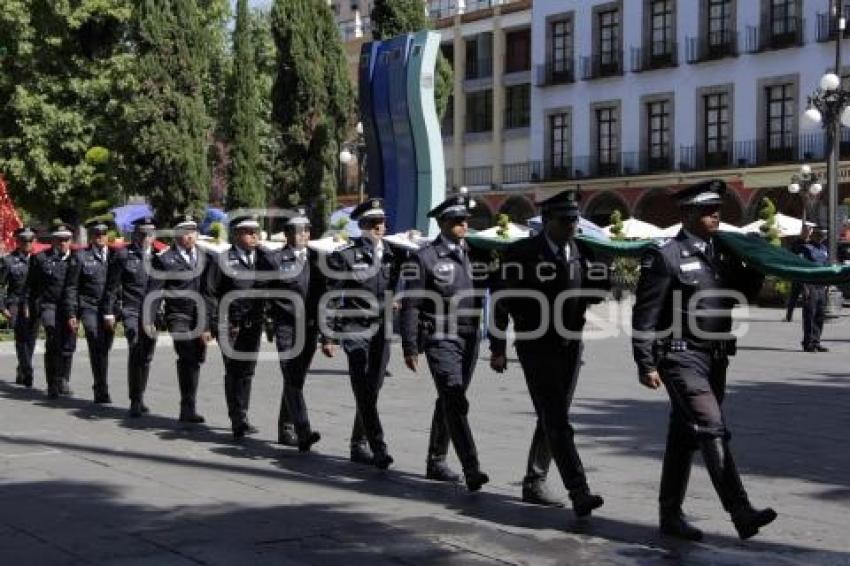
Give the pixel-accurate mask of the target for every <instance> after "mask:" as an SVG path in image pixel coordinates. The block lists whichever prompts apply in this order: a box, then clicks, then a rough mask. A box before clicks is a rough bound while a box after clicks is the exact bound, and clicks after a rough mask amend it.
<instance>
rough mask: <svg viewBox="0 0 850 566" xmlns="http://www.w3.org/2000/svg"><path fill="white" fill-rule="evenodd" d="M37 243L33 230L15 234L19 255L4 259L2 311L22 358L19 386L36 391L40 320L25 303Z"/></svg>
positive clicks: (1, 265)
mask: <svg viewBox="0 0 850 566" xmlns="http://www.w3.org/2000/svg"><path fill="white" fill-rule="evenodd" d="M34 239H35V232H33V230H32V228H30V227H28V226H25V227H23V228H18V229H17V230H15V243H16V247H15V251H13V252H12V253H10V254H9V255H6V256H3V258H0V308H2V309H3V310H2V312H3V316H5V317H6V320H8V321H9V324H10V325H11V326H12V328H13V329H14V331H15V353H16V354H17V358H18V369H17V371H16V374H15V383H17V384H18V385H24V386H26V387H32V378H33V372H32V355H33V352H34V351H35V340H36V337H37V336H38V318H37V317H35V316H29V314H30V313H29V312H28V311H29V309H27V308H26V303H25V302H24V296H25V293H24V288H25V285H26V282H27V272H29V266H30V261H31V258H32V246H33V240H34Z"/></svg>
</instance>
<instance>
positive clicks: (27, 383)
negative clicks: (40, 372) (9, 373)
mask: <svg viewBox="0 0 850 566" xmlns="http://www.w3.org/2000/svg"><path fill="white" fill-rule="evenodd" d="M21 385H23V386H24V387H26V388H28V389H30V388H32V376H31V375H29V376H26V377H24V379H23V381H22V382H21Z"/></svg>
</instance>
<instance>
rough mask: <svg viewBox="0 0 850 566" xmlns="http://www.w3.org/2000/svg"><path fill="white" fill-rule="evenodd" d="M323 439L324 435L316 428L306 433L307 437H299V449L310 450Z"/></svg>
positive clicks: (300, 450)
mask: <svg viewBox="0 0 850 566" xmlns="http://www.w3.org/2000/svg"><path fill="white" fill-rule="evenodd" d="M321 439H322V435H321V434H319V433H318V432H316V431H315V430H314V431H312V432H310V433H309V434H307V435H306V438H304V439H302V438H300V437H299V438H298V451H299V452H309V451H310V448H311V447H312V446H313V445H314V444H316V443H317V442H318V441H320V440H321Z"/></svg>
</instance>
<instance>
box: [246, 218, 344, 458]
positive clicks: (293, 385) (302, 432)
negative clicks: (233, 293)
mask: <svg viewBox="0 0 850 566" xmlns="http://www.w3.org/2000/svg"><path fill="white" fill-rule="evenodd" d="M284 234H285V236H286V246H284V247H283V248H281V249H280V250H278V251H276V252H270V253H266V254H263V256H262V258H261V260H260V262H261V265H260V266H258V269H259V270H261V271H267V272H268V273H270V274H274V276H273V277H269V278H268V281H267V282H266V285H265V287H266V288H267V289H269V290H271V291H273V292H278V293H279V292H280V291H286V292H288V293H293V294H294V295H295V296H297V297H298V299H297V301H296V300H294V299H293V298H292V296H289V297H286V296H270V297H269V299H268V316H269V319H270V325H271V326H270V336H269V339H270V340H274V341H275V344H276V347H277V351H278V354H279V355H280V371H281V373H282V374H283V393H282V395H281V400H280V413H279V418H278V442H280V443H281V444H284V445H288V446H297V447H298V449H299V450H300V451H301V452H308V451H309V450H310V448H311V446H312V445H313V444H315V443H317V442H318V441H319V440H321V438H322V436H321V434H319V432H318V431H316V430H313V428H312V427H311V425H310V418H309V416H308V413H307V403H306V401H305V400H304V382H305V380H306V378H307V370H308V369H309V368H310V362H311V361H312V360H313V355H314V354H315V353H316V345H317V343H318V340H319V302H320V299H321V297H322V295H323V294H324V292H325V290H326V285H327V282H326V280H325V277H324V274H323V273H322V270H321V268H320V267H319V266H318V265H317V254H316V252H314V251H313V250H310V249H309V248H307V242H309V241H310V220H309V219H308V218H307V217H306V216H305V215H304V211H303V210H300V211H298V214H297V215H295V216H293V217H292V218H290V219H289V220H288V221H287V222H286V225H285V227H284ZM296 302H300V305H299V304H296ZM299 337H303V341H301V344H300V350H296V349H295V348H296V346H298V342H299V340H298V339H299ZM322 349H323V351H324V352H325V355H328V356H332V355H333V353H334V352H333V350H334V348H333V345H332V344H331V343H330V341H328V340H325V339H324V338H323V348H322Z"/></svg>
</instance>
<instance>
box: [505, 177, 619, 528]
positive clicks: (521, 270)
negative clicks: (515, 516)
mask: <svg viewBox="0 0 850 566" xmlns="http://www.w3.org/2000/svg"><path fill="white" fill-rule="evenodd" d="M578 200H579V198H578V193H577V192H576V191H574V190H568V191H563V192H561V193H558V194H557V195H555V196H553V197H551V198H549V199H547V200H545V201H543V202H541V203H540V207H541V212H542V216H543V230H542V231H541V233H540V234H538V235H536V236H534V237H532V238H526V239H523V240H520V241H518V242H516V243H514V244H511V245H509V246H508V247H507V248H505V249H504V250H503V251H502V261H501V264H500V266H499V269H498V270H497V271H496V272H495V274H494V275H495V276H494V284H493V290H494V295H493V297H494V300H493V308H494V315H495V317H494V319H495V323H496V327H497V328H498V329H499V330H501V331H502V332H504V330H505V329H506V328H507V323H508V320H507V319H508V315H510V317H511V318H513V321H514V330H515V331H516V332H517V338H516V341H515V344H514V345H515V347H516V352H517V356H518V357H519V362H520V364H521V365H522V369H523V373H524V374H525V380H526V383H527V384H528V391H529V393H530V394H531V400H532V402H533V403H534V409H535V411H536V412H537V427H536V429H535V431H534V436H533V438H532V441H531V450H530V451H529V455H528V467H527V471H526V475H525V479H524V480H523V485H522V499H523V501H525V502H527V503H533V504H537V505H552V506H560V505H561V502H560V501H559V500H558V499H556V498H554V497H553V496H552V495H550V494H549V493H548V492H547V490H546V476H547V473H548V471H549V464H550V463H551V461H552V459H553V458H554V460H555V465H556V466H557V467H558V470H559V471H560V473H561V478H562V480H563V482H564V486H565V487H566V488H567V490H568V491H569V493H570V499H571V501H572V504H573V509H574V510H575V513H576V515H577V516H579V517H583V516H586V515H589V514H590V513H591V511H593V510H594V509H596V508H597V507H599V506H601V505H602V503H603V500H602V498H601V497H599V496H598V495H593V494H591V493H590V490H589V488H588V485H587V478H586V477H585V473H584V468H583V466H582V463H581V458H579V455H578V451H577V450H576V446H575V441H574V438H573V436H574V433H573V428H572V426H570V422H569V409H570V405H571V404H572V400H573V393H574V392H575V388H576V384H577V382H578V374H579V369H580V367H581V363H582V362H581V356H582V350H583V347H584V346H583V343H582V334H581V333H582V329H583V328H584V323H585V311H586V309H587V307H588V305H590V304H592V303H597V302H600V301H601V300H602V299H604V296H605V294H606V293H607V290H608V288H609V287H610V285H609V282H608V270H607V268H606V266H605V265H604V264H598V263H596V261H595V255H594V253H593V251H592V250H591V249H590V248H589V247H588V246H587V245H586V244H584V243H582V242H581V241H577V240H575V239H574V236H575V233H576V227H577V226H578V220H579V207H578ZM526 292H528V293H535V296H537V297H540V296H541V295H542V297H545V302H544V304H540V302H539V301H538V300H535V299H533V298H531V297H527V296H517V295H516V294H517V293H526ZM506 293H510V295H508V294H506ZM500 294H502V295H503V296H505V298H504V299H499V298H498V297H499V295H500ZM559 296H564V297H568V298H567V299H566V300H564V301H563V302H562V303H560V304H559V303H558V297H559ZM556 307H557V308H558V310H557V311H556ZM544 309H545V311H548V315H549V316H548V317H545V318H544V316H543V313H544V312H545V311H544ZM547 320H548V322H546V321H547ZM559 321H560V324H561V325H562V326H561V328H559ZM536 331H542V332H543V335H542V336H537V337H534V338H530V337H528V338H526V337H523V334H525V335H527V336H528V335H529V333H534V332H536ZM505 346H506V341H505V339H504V338H503V337H502V336H499V337H497V336H491V338H490V351H491V358H490V366H491V367H492V368H493V369H494V370H495V371H497V372H499V373H501V372H503V371H505V368H506V367H507V357H506V356H505Z"/></svg>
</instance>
